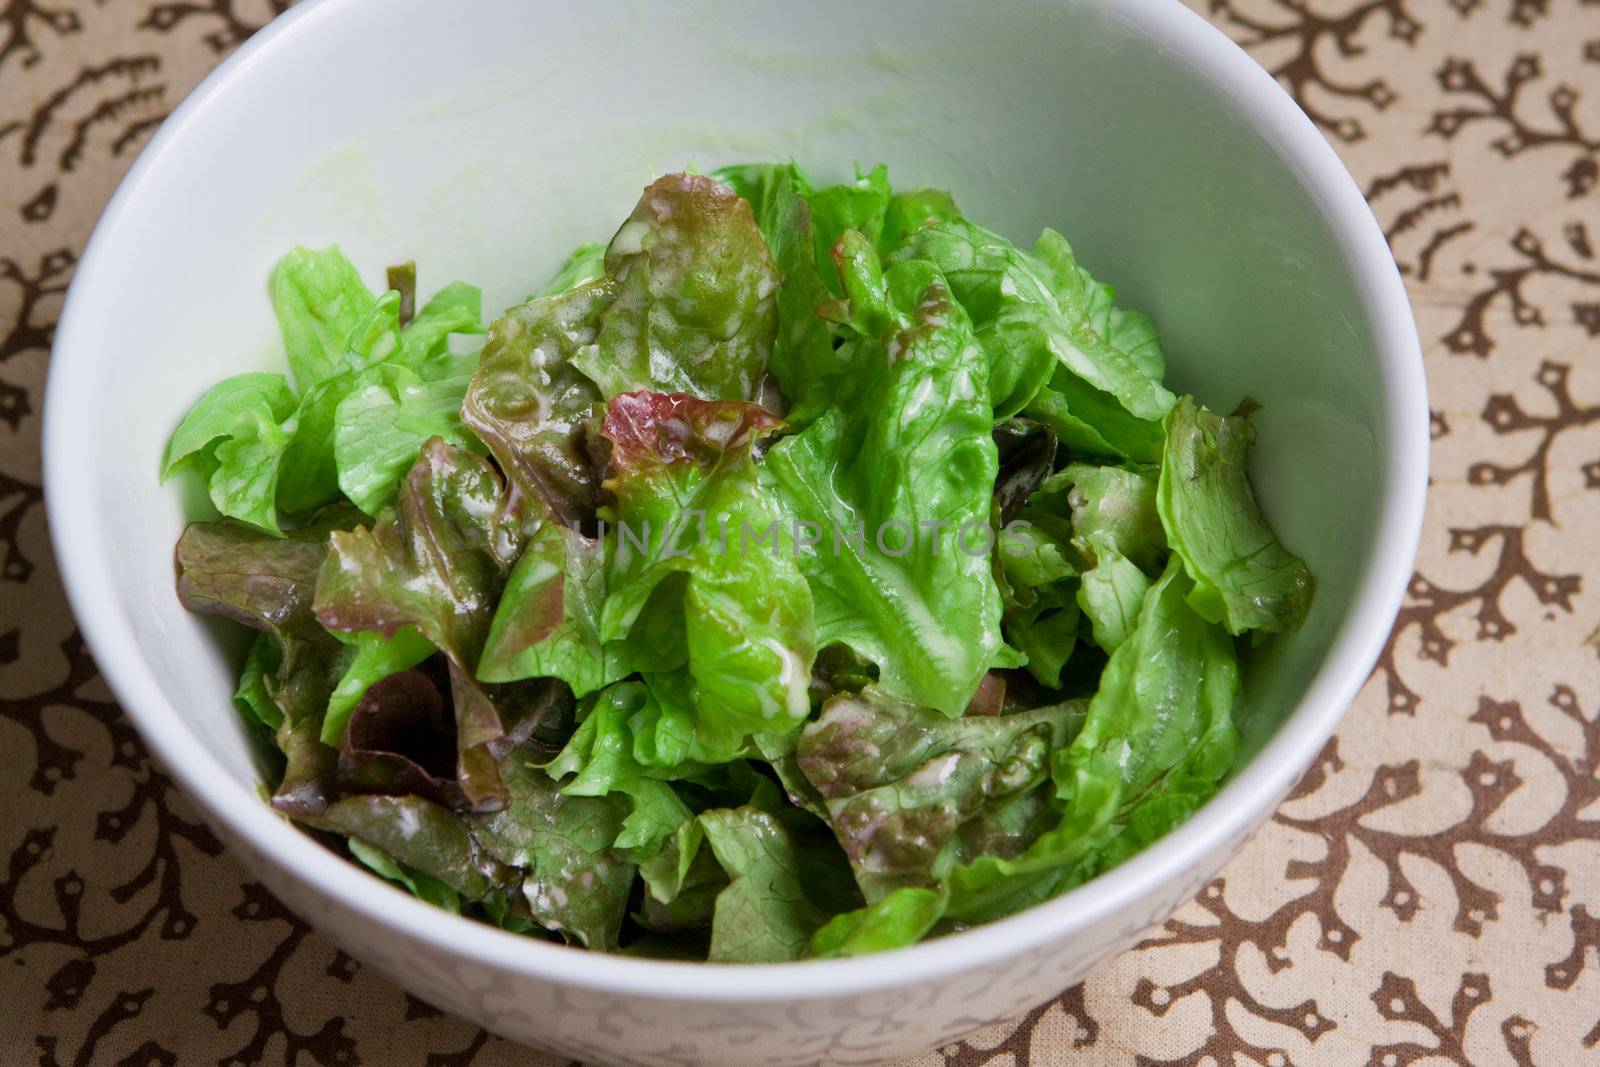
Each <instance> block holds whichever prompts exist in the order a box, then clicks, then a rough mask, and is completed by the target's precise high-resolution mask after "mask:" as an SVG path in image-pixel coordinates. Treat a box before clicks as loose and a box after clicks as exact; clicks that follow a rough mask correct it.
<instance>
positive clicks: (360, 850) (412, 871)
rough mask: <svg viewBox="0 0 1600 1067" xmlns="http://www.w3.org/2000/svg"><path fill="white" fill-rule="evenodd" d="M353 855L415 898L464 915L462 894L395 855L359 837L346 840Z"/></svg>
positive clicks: (375, 872)
mask: <svg viewBox="0 0 1600 1067" xmlns="http://www.w3.org/2000/svg"><path fill="white" fill-rule="evenodd" d="M346 844H348V845H349V848H350V854H351V855H352V856H354V857H355V858H356V859H358V860H360V861H361V862H362V864H364V865H365V866H366V867H367V868H368V869H369V870H371V871H372V872H373V873H374V874H377V875H378V876H379V877H381V878H387V879H388V880H389V881H391V882H398V883H399V884H400V885H402V886H404V887H405V888H406V890H407V891H408V892H410V893H411V895H412V896H414V897H420V898H421V899H423V900H426V901H427V902H428V903H429V904H432V905H433V906H434V907H436V908H443V909H444V910H445V911H449V912H454V913H455V914H457V915H460V914H461V894H460V893H458V892H456V891H455V890H454V889H452V888H451V887H450V886H449V885H447V884H446V883H444V882H442V881H440V880H439V879H437V878H435V877H434V876H433V875H431V874H426V873H424V872H422V871H419V870H417V869H416V868H415V867H407V866H406V865H405V864H403V863H399V862H397V861H396V860H395V859H394V857H393V856H390V855H389V854H388V853H386V852H382V851H380V850H379V849H376V848H373V847H372V846H371V845H369V844H367V843H366V842H365V841H363V840H361V839H360V838H359V837H351V838H347V839H346Z"/></svg>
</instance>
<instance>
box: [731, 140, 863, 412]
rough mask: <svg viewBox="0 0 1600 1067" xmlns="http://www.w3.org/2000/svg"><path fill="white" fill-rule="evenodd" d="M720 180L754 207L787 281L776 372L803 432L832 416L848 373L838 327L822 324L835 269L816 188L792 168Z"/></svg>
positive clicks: (780, 303)
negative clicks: (823, 247)
mask: <svg viewBox="0 0 1600 1067" xmlns="http://www.w3.org/2000/svg"><path fill="white" fill-rule="evenodd" d="M717 174H718V177H720V178H723V179H724V180H725V181H727V182H728V183H729V184H730V185H732V187H733V188H734V189H735V190H736V191H737V192H738V193H739V194H740V195H741V196H743V197H745V198H746V199H747V200H749V202H750V205H751V208H752V210H753V214H754V218H755V221H756V225H757V227H758V228H759V229H760V231H761V235H762V237H763V238H764V239H765V240H766V243H767V248H768V249H769V250H770V251H771V253H772V261H773V265H774V266H775V267H776V268H777V269H778V271H779V272H780V273H781V274H782V275H783V284H782V285H781V286H780V287H779V288H778V295H777V309H778V332H777V336H776V338H775V339H774V340H773V345H772V360H771V370H772V375H773V377H774V378H776V379H777V382H778V386H779V387H780V388H781V389H782V390H783V394H784V396H786V397H788V398H789V402H790V409H789V412H788V414H787V415H786V416H785V418H786V419H787V420H788V422H789V423H790V424H791V425H793V426H802V425H804V424H806V423H808V422H810V421H811V419H813V418H814V417H816V415H817V414H818V413H819V412H820V411H822V410H825V409H826V407H827V401H828V382H829V381H830V380H832V379H834V378H837V377H838V376H839V375H840V374H842V373H844V372H845V371H846V369H847V368H848V366H849V364H848V361H847V359H846V358H845V355H844V350H843V349H840V348H836V347H835V346H834V343H833V330H832V327H831V326H830V325H829V324H828V323H827V322H826V321H824V320H823V319H821V318H819V317H818V316H817V307H818V305H820V304H822V303H823V302H824V301H826V300H827V299H829V297H830V295H831V294H830V292H829V290H828V287H827V284H826V282H824V280H823V277H824V273H826V271H827V270H828V269H831V268H829V267H826V266H825V265H826V264H828V263H829V262H830V261H829V260H827V259H824V260H821V261H819V260H818V258H817V251H816V248H817V242H816V238H815V235H814V229H815V227H814V226H813V223H812V207H811V200H810V198H809V195H810V192H811V183H810V182H809V181H807V180H806V177H805V175H804V174H802V173H801V172H800V168H798V167H796V166H795V165H794V164H792V163H788V164H781V165H779V164H761V165H754V166H746V167H734V168H729V169H728V170H723V171H718V172H717Z"/></svg>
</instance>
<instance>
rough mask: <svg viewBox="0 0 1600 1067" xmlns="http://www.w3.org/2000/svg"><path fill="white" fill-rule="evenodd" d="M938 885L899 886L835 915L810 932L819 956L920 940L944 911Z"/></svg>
mask: <svg viewBox="0 0 1600 1067" xmlns="http://www.w3.org/2000/svg"><path fill="white" fill-rule="evenodd" d="M944 906H945V894H944V892H943V891H942V890H939V889H922V888H919V887H916V886H903V887H901V888H899V889H896V890H894V891H893V892H891V893H889V894H888V895H886V896H884V897H882V898H880V899H879V900H877V901H875V902H874V903H871V904H868V905H867V906H866V907H864V908H857V909H856V910H855V911H849V912H845V913H844V914H842V915H835V916H834V917H833V918H831V919H829V920H828V921H827V923H826V924H824V925H823V926H822V928H821V929H819V930H818V931H817V932H816V933H815V934H813V935H812V936H811V951H810V953H809V954H810V955H812V956H815V957H817V958H819V959H829V958H836V957H840V956H864V955H867V954H868V953H871V952H886V951H888V950H889V949H892V948H904V947H905V946H906V945H914V944H916V943H917V942H918V941H921V940H922V938H923V937H924V936H926V935H927V933H928V931H929V930H931V929H933V926H934V924H935V923H937V922H938V921H939V919H940V918H942V917H943V915H944Z"/></svg>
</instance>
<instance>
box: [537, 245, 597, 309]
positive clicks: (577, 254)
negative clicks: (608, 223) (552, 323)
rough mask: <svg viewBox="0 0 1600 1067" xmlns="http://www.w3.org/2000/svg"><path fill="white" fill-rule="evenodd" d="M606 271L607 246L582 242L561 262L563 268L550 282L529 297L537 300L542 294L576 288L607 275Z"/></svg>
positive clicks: (551, 293)
mask: <svg viewBox="0 0 1600 1067" xmlns="http://www.w3.org/2000/svg"><path fill="white" fill-rule="evenodd" d="M605 273H606V246H605V245H603V244H600V243H599V242H590V243H588V244H581V245H579V246H578V247H577V248H574V249H573V250H572V254H571V255H569V256H568V257H567V261H566V262H565V263H563V264H561V269H560V270H558V271H556V274H555V277H553V278H551V279H550V283H549V284H548V285H546V286H545V287H544V288H543V289H541V290H539V292H537V293H535V294H534V295H533V296H531V297H529V298H528V299H530V300H537V299H539V297H541V296H555V295H556V294H558V293H564V292H566V291H567V290H568V289H576V288H578V287H579V286H580V285H587V284H588V283H589V282H592V281H594V280H595V279H596V278H603V277H605Z"/></svg>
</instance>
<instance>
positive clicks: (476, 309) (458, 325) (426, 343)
mask: <svg viewBox="0 0 1600 1067" xmlns="http://www.w3.org/2000/svg"><path fill="white" fill-rule="evenodd" d="M481 333H483V293H482V292H481V291H480V290H479V289H478V287H477V286H476V285H468V284H467V283H466V282H451V283H450V284H449V285H447V286H445V287H444V288H443V289H440V290H439V291H438V292H437V293H434V294H433V295H432V296H431V297H429V298H428V301H427V303H425V304H423V305H422V307H420V308H418V309H417V311H416V314H415V315H414V316H412V317H410V318H409V319H402V321H401V329H400V346H399V351H398V352H397V353H396V354H395V355H394V356H392V357H390V361H391V362H395V363H399V364H401V365H402V366H406V367H410V368H412V369H414V370H418V371H421V372H423V376H424V377H428V376H429V375H428V374H427V368H428V367H429V366H430V365H438V364H447V363H448V362H449V360H448V359H447V357H448V356H449V352H450V348H449V345H450V335H451V334H465V335H470V334H481Z"/></svg>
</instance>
